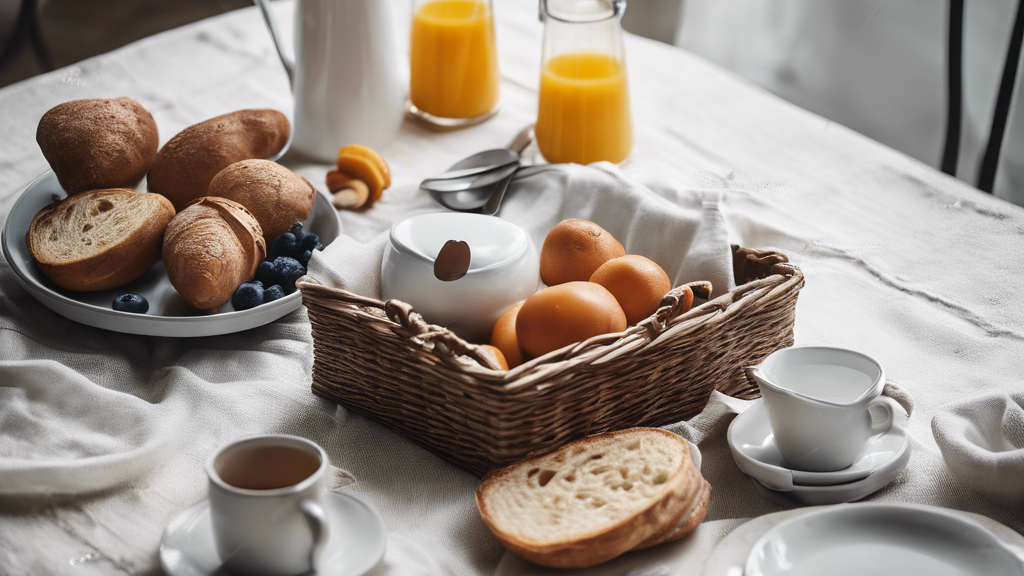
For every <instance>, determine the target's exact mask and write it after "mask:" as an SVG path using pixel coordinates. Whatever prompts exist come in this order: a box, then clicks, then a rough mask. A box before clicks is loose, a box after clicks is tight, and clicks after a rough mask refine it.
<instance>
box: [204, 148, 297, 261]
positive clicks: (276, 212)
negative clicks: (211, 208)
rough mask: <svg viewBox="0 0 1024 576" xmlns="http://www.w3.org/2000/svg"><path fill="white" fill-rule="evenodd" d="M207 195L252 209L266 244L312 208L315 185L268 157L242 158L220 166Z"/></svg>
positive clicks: (269, 243)
mask: <svg viewBox="0 0 1024 576" xmlns="http://www.w3.org/2000/svg"><path fill="white" fill-rule="evenodd" d="M209 195H210V196H219V197H221V198H227V199H228V200H234V201H235V202H238V203H239V204H241V205H242V206H245V207H246V208H247V209H248V210H249V212H252V214H253V216H255V217H256V220H258V221H259V223H260V227H261V228H263V239H264V240H265V241H266V243H267V246H270V245H272V244H273V242H274V238H277V236H278V234H284V233H285V232H287V231H288V230H289V229H290V228H291V227H292V224H295V223H296V222H305V221H306V219H307V218H309V215H310V213H312V211H313V201H314V200H315V199H316V187H315V186H313V184H312V182H310V181H309V180H306V179H305V178H303V177H302V176H299V175H298V174H296V173H295V172H292V171H291V170H289V169H287V168H285V167H284V166H281V165H280V164H278V163H277V162H271V161H270V160H242V161H240V162H235V163H234V164H232V165H230V166H228V167H227V168H225V169H223V170H221V171H220V172H218V173H217V175H216V176H215V177H214V178H213V181H211V182H210V189H209Z"/></svg>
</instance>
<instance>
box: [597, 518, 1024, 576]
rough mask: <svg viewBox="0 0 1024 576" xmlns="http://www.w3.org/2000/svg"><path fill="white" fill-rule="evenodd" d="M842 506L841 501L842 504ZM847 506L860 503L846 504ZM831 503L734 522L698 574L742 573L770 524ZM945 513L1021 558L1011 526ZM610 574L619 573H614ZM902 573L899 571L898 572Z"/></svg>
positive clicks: (1022, 545)
mask: <svg viewBox="0 0 1024 576" xmlns="http://www.w3.org/2000/svg"><path fill="white" fill-rule="evenodd" d="M844 506H845V505H844ZM849 506H860V504H850V505H849ZM833 508H835V507H834V506H828V507H825V506H813V507H810V508H799V509H796V510H786V511H784V512H775V513H773V514H765V515H763V516H758V517H756V518H752V519H751V520H749V521H747V522H745V523H743V524H741V525H739V526H737V527H736V528H735V529H734V530H733V531H732V532H730V533H729V534H728V535H727V536H726V537H725V538H722V539H721V540H720V541H719V542H718V544H716V545H715V547H714V549H713V550H712V551H711V553H710V554H709V555H708V556H707V560H706V561H705V562H704V567H703V569H702V570H701V572H700V576H743V566H744V565H745V564H746V562H747V557H748V556H749V555H750V550H751V549H752V548H753V547H754V544H755V543H757V541H758V540H760V539H761V537H762V536H764V535H765V534H766V533H767V532H768V531H769V530H771V529H772V528H773V527H774V526H777V525H778V524H781V523H783V522H785V521H787V520H790V519H793V518H798V517H801V516H806V515H807V514H814V513H815V512H818V511H820V510H829V509H833ZM942 510H943V511H945V512H947V513H949V514H955V515H956V516H958V517H960V518H964V519H967V520H971V521H974V522H976V523H977V524H979V525H981V526H982V527H984V528H985V529H986V530H988V531H989V532H991V533H992V535H993V536H995V537H996V538H998V539H999V541H1000V542H1002V543H1003V544H1004V545H1006V546H1007V547H1009V548H1010V550H1012V551H1013V552H1014V554H1016V555H1017V557H1019V558H1024V536H1022V535H1020V534H1018V533H1017V532H1015V531H1014V530H1013V529H1012V528H1009V527H1008V526H1004V525H1003V524H1000V523H999V522H996V521H995V520H992V519H991V518H988V517H985V516H982V515H980V514H973V513H970V512H964V511H961V510H950V509H945V508H943V509H942ZM614 576H620V575H619V574H616V575H614ZM898 576H903V575H898Z"/></svg>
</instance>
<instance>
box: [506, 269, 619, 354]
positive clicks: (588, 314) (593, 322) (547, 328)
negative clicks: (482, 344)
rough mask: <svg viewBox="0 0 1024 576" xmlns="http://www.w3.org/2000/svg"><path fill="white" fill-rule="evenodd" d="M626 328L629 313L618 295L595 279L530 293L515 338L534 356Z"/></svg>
mask: <svg viewBox="0 0 1024 576" xmlns="http://www.w3.org/2000/svg"><path fill="white" fill-rule="evenodd" d="M625 329H626V315H625V314H624V313H623V312H622V307H621V306H619V303H618V302H617V301H616V300H615V296H612V293H611V292H609V291H608V290H607V289H605V287H604V286H601V285H600V284H594V283H593V282H566V283H565V284H559V285H558V286H552V287H550V288H545V289H544V290H541V291H540V292H537V293H536V294H534V295H533V296H530V297H529V298H528V299H527V300H526V302H524V303H523V307H522V308H520V310H519V314H518V315H516V338H518V340H519V346H520V348H522V349H523V352H526V353H527V354H529V355H531V356H542V355H544V354H547V353H548V352H551V351H553V350H558V349H559V348H563V347H565V346H568V345H570V344H575V343H576V342H582V341H584V340H587V339H589V338H592V337H594V336H599V335H601V334H608V333H610V332H622V331H623V330H625Z"/></svg>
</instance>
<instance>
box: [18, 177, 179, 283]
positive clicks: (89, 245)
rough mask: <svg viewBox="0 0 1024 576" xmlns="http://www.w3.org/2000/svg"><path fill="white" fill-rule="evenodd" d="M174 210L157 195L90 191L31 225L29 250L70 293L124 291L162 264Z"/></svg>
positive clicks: (57, 206) (42, 214)
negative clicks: (161, 252) (150, 269)
mask: <svg viewBox="0 0 1024 576" xmlns="http://www.w3.org/2000/svg"><path fill="white" fill-rule="evenodd" d="M173 216H174V207H173V206H171V203H170V202H169V201H168V200H167V198H164V197H163V196H160V195H159V194H147V193H145V192H136V191H134V190H127V189H114V190H92V191H88V192H82V193H80V194H76V195H74V196H69V197H68V198H66V199H64V200H60V201H58V202H55V203H53V204H51V205H49V206H47V207H45V208H43V209H42V210H40V211H39V213H38V214H36V216H35V218H33V219H32V223H31V224H29V228H28V234H27V240H28V249H29V252H30V253H31V254H32V259H33V260H35V262H36V265H37V266H39V269H40V270H42V271H43V274H46V277H47V278H49V279H50V280H53V282H54V283H55V284H56V285H58V286H60V287H61V288H64V289H66V290H74V291H76V292H85V291H91V290H106V289H108V288H116V287H118V286H123V285H124V284H127V283H129V282H131V281H132V280H135V279H136V278H138V277H139V276H142V274H143V273H144V272H145V271H146V270H149V267H150V266H152V265H153V264H155V263H156V262H157V261H158V260H159V259H160V243H161V241H162V239H163V236H164V229H165V228H166V227H167V223H168V222H170V220H171V218H172V217H173Z"/></svg>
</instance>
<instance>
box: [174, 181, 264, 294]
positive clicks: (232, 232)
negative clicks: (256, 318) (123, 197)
mask: <svg viewBox="0 0 1024 576" xmlns="http://www.w3.org/2000/svg"><path fill="white" fill-rule="evenodd" d="M266 256H267V244H266V242H264V241H263V230H262V229H260V224H259V222H257V221H256V218H255V217H254V216H253V215H252V214H250V213H249V211H248V210H246V209H245V207H243V206H242V205H241V204H238V203H236V202H232V201H231V200H227V199H225V198H211V197H206V198H200V199H198V200H196V201H195V202H193V203H192V204H190V205H189V206H188V207H187V208H185V209H184V210H182V211H181V212H179V213H178V215H177V216H175V217H174V219H173V220H171V222H170V224H168V225H167V232H166V233H165V234H164V266H165V267H166V268H167V277H168V279H170V281H171V285H172V286H174V289H175V290H177V291H178V294H179V295H181V297H182V298H183V299H184V300H185V302H187V303H188V305H189V306H192V307H193V308H198V309H200V310H215V309H216V308H218V307H219V306H221V305H222V304H224V303H225V302H227V301H228V300H230V299H231V295H232V294H234V292H235V289H236V288H238V286H239V285H240V284H241V283H242V282H247V281H249V280H252V278H253V276H255V274H256V267H257V266H259V264H260V262H262V261H263V260H264V258H266Z"/></svg>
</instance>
